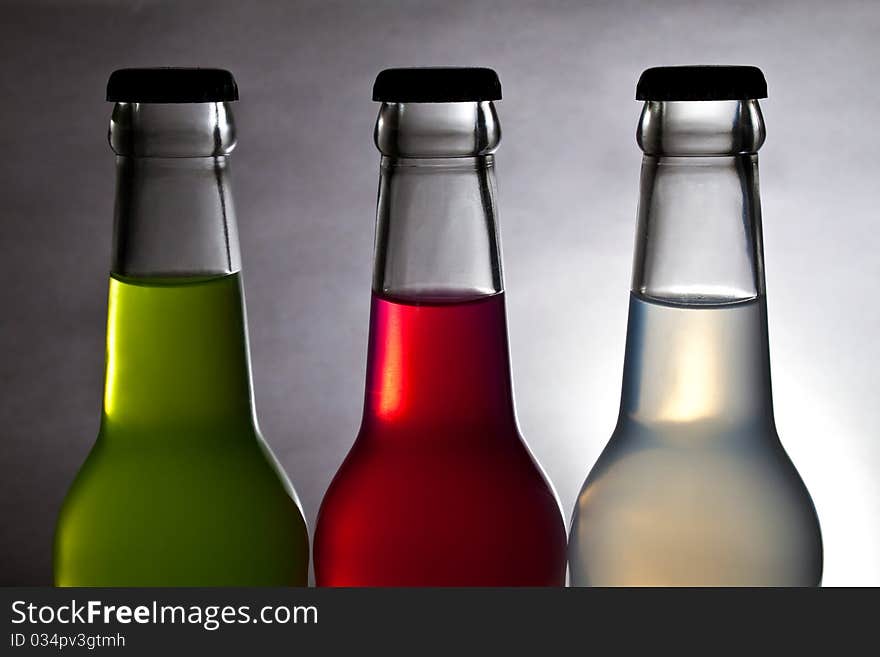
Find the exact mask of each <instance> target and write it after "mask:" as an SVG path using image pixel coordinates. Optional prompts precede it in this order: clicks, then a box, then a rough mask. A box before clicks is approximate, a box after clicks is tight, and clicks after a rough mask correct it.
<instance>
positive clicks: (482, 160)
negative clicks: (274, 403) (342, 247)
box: [314, 102, 566, 586]
mask: <svg viewBox="0 0 880 657" xmlns="http://www.w3.org/2000/svg"><path fill="white" fill-rule="evenodd" d="M404 105H405V107H403V106H404ZM454 105H459V106H460V107H449V108H444V107H442V106H439V105H422V104H405V103H400V104H396V103H395V104H386V105H385V106H383V109H382V110H380V124H379V126H380V127H379V129H377V144H379V145H380V148H382V151H383V153H385V154H386V155H385V156H384V157H383V164H382V179H381V182H380V197H379V212H378V221H377V243H376V257H375V275H374V284H373V294H372V306H371V317H370V337H369V347H368V359H367V382H366V393H365V401H364V415H363V420H362V424H361V428H360V432H359V433H358V436H357V438H356V440H355V443H354V445H353V447H352V449H351V451H350V452H349V454H348V456H347V457H346V459H345V461H344V462H343V464H342V466H341V467H340V469H339V471H338V472H337V474H336V476H335V478H334V479H333V482H332V483H331V485H330V487H329V489H328V491H327V493H326V495H325V497H324V500H323V502H322V504H321V509H320V513H319V516H318V523H317V527H316V533H315V547H314V549H315V580H316V583H317V584H318V585H319V586H561V585H564V583H565V541H566V536H565V528H564V524H563V522H562V517H561V514H560V509H559V504H558V501H557V499H556V496H555V494H554V492H553V490H552V488H551V487H550V485H549V483H548V482H547V480H546V478H545V477H544V475H543V472H542V471H541V469H540V467H539V466H538V465H537V463H536V462H535V461H534V459H533V458H532V456H531V454H530V452H529V450H528V448H527V447H526V445H525V443H524V442H523V439H522V437H521V435H520V432H519V429H518V426H517V421H516V416H515V411H514V404H513V393H512V386H511V379H510V361H509V355H508V342H507V326H506V320H505V308H504V293H503V286H502V284H501V272H500V254H499V251H498V247H497V233H496V227H495V216H494V212H495V210H494V208H495V206H494V178H493V173H492V172H493V158H492V156H491V154H489V153H491V151H492V150H494V147H495V146H496V145H497V134H496V132H495V128H494V127H493V128H491V129H490V130H489V131H487V132H488V133H489V135H490V137H489V138H488V142H487V143H484V145H483V146H482V147H480V146H477V147H476V148H475V147H474V144H478V143H480V139H479V138H476V139H475V140H473V141H468V140H467V139H466V136H467V135H468V134H469V131H472V130H473V127H474V126H475V125H483V126H485V125H487V124H488V125H494V118H493V117H494V109H493V108H491V104H490V103H464V102H463V103H456V104H454ZM438 114H439V115H442V117H438ZM438 118H442V119H443V121H441V122H442V123H443V125H444V126H445V128H446V129H445V132H444V139H446V140H447V141H446V142H445V143H444V144H442V145H441V146H438V145H437V140H435V139H431V138H423V139H420V137H424V133H423V134H421V135H419V134H414V132H417V131H416V130H414V129H413V126H415V125H418V124H419V123H420V122H421V121H422V119H424V123H422V127H423V128H424V130H425V131H426V132H427V131H430V130H432V129H433V126H436V125H437V124H438ZM398 119H400V120H398ZM404 120H405V121H409V122H410V123H409V124H408V126H403V127H402V128H401V129H396V130H395V132H393V133H391V135H392V137H393V138H394V139H400V143H398V144H397V146H398V147H399V146H400V145H401V143H409V144H410V145H412V148H414V149H421V150H419V151H418V152H416V153H409V154H407V155H405V156H402V155H401V154H400V153H396V152H395V153H394V154H392V155H388V154H387V153H388V152H394V151H395V146H393V145H389V143H388V140H389V134H388V133H387V132H386V131H385V130H383V126H388V125H394V126H397V127H400V126H401V122H402V121H404ZM407 128H408V129H407ZM456 130H458V131H460V135H461V136H462V139H461V140H460V141H461V143H462V144H463V150H462V153H461V154H460V156H452V155H450V152H449V151H450V141H452V142H454V141H455V140H456V134H457V133H456ZM483 138H484V141H485V140H486V133H484V135H483ZM489 143H491V145H488V144H489ZM435 147H436V148H437V149H438V152H436V153H432V152H431V149H432V148H435ZM480 148H484V149H487V150H486V152H485V153H479V150H480ZM429 153H430V157H426V155H428V154H429Z"/></svg>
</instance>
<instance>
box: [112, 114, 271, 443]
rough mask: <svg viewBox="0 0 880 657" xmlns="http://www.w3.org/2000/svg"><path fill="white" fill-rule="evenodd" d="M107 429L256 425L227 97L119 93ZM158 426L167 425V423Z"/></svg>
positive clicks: (193, 430) (216, 429) (192, 431)
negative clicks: (132, 99) (129, 98)
mask: <svg viewBox="0 0 880 657" xmlns="http://www.w3.org/2000/svg"><path fill="white" fill-rule="evenodd" d="M110 143H111V145H112V147H113V149H114V151H116V153H117V157H116V168H117V181H116V183H117V184H116V190H117V191H116V210H115V224H114V246H113V258H112V265H111V280H110V297H109V304H108V324H107V369H106V379H105V395H104V418H103V433H104V434H105V435H106V434H114V435H115V434H120V433H126V432H128V433H137V432H138V431H140V430H144V431H147V432H148V433H149V434H150V438H151V440H155V439H156V436H168V437H174V436H177V435H178V434H180V433H186V434H187V435H188V436H193V435H198V434H199V432H200V431H201V430H205V431H206V432H207V433H208V434H214V435H221V434H223V433H224V432H228V431H229V430H232V429H235V428H239V429H241V428H243V427H250V426H253V422H254V419H253V418H254V413H253V402H252V395H251V383H250V364H249V356H248V347H247V331H246V326H245V316H244V308H243V299H242V292H241V282H240V276H239V271H240V257H239V249H238V237H237V230H236V222H235V212H234V205H233V202H232V195H231V191H230V185H229V153H230V152H231V150H232V148H233V146H234V143H235V142H234V128H233V124H232V116H231V112H229V109H228V107H227V105H226V104H225V103H195V104H178V105H173V104H168V105H161V104H136V103H119V104H117V106H116V108H115V109H114V113H113V120H112V121H111V129H110ZM157 428H161V429H162V430H161V431H158V432H157Z"/></svg>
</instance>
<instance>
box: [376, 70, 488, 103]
mask: <svg viewBox="0 0 880 657" xmlns="http://www.w3.org/2000/svg"><path fill="white" fill-rule="evenodd" d="M500 99H501V81H500V80H499V79H498V74H497V73H496V72H495V71H493V70H492V69H491V68H452V67H429V68H387V69H385V70H384V71H382V72H381V73H379V75H378V76H376V82H375V84H373V100H379V101H382V102H386V103H457V102H468V101H479V100H500Z"/></svg>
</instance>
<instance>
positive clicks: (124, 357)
mask: <svg viewBox="0 0 880 657" xmlns="http://www.w3.org/2000/svg"><path fill="white" fill-rule="evenodd" d="M250 381H251V379H250V364H249V356H248V347H247V330H246V326H245V320H244V312H243V305H242V295H241V282H240V279H239V276H238V275H237V274H232V275H229V276H224V277H220V278H209V279H205V278H201V279H184V281H183V282H181V281H180V280H179V279H177V280H173V281H160V280H146V281H145V280H130V279H121V278H115V277H114V278H111V280H110V301H109V308H108V322H107V372H106V384H105V392H104V409H103V414H102V417H101V429H100V432H99V434H98V439H97V441H96V442H95V445H94V447H93V449H92V451H91V453H90V454H89V456H88V458H87V459H86V462H85V464H84V465H83V467H82V469H81V470H80V472H79V474H78V475H77V478H76V480H75V481H74V483H73V486H72V487H71V489H70V491H69V492H68V495H67V498H66V499H65V501H64V505H63V507H62V510H61V514H60V517H59V520H58V527H57V531H56V536H55V583H56V585H58V586H263V585H265V586H284V585H303V586H304V585H305V584H306V583H307V572H308V558H309V557H308V555H309V546H308V534H307V530H306V526H305V521H304V520H303V516H302V512H301V510H300V508H299V504H298V501H297V499H296V495H295V493H294V492H293V489H292V488H291V486H290V483H289V482H288V481H287V478H286V477H285V476H284V474H283V472H282V471H281V469H280V467H279V466H278V464H277V462H276V460H275V458H274V456H273V455H272V454H271V452H270V451H269V448H268V447H267V446H266V444H265V443H264V442H263V439H262V437H261V436H260V434H259V430H258V429H257V425H256V420H255V417H254V411H253V401H252V393H251V386H250Z"/></svg>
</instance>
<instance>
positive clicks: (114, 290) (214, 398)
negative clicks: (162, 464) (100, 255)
mask: <svg viewBox="0 0 880 657" xmlns="http://www.w3.org/2000/svg"><path fill="white" fill-rule="evenodd" d="M103 410H104V413H103V420H102V433H103V434H104V435H105V436H132V437H139V436H141V435H143V436H144V437H145V438H147V439H149V440H150V441H153V442H154V441H157V440H165V439H167V440H178V439H179V438H186V439H194V438H198V437H199V436H204V437H206V438H209V439H211V440H216V439H219V438H221V437H222V436H224V435H229V436H240V435H251V432H250V430H252V428H253V427H255V420H254V417H255V416H254V410H253V396H252V393H251V373H250V358H249V353H248V345H247V328H246V323H245V315H244V308H243V300H242V293H241V280H240V276H239V274H231V275H227V276H219V277H208V278H203V279H199V278H179V279H161V280H157V281H156V280H150V279H143V278H139V279H126V278H121V277H118V276H112V277H111V279H110V295H109V303H108V319H107V365H106V372H105V384H104V409H103Z"/></svg>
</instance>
